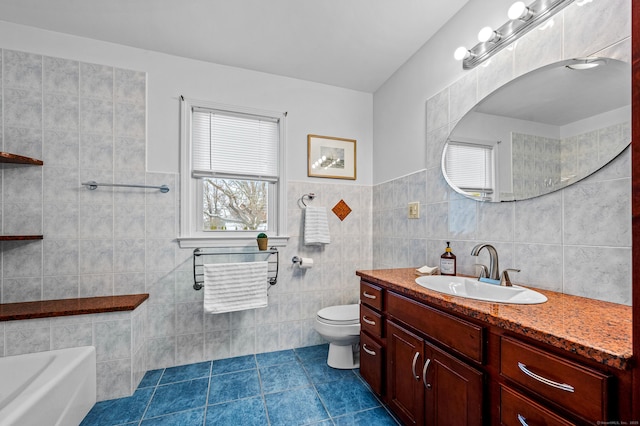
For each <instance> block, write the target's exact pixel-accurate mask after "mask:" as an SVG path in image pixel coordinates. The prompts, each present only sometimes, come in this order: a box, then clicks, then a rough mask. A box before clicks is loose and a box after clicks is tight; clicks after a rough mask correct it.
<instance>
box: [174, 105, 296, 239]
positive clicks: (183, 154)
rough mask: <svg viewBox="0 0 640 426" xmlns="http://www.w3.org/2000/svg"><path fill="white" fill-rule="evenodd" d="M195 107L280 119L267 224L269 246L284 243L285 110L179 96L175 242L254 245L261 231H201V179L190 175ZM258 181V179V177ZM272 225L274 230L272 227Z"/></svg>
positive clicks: (191, 170)
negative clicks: (276, 166) (178, 172)
mask: <svg viewBox="0 0 640 426" xmlns="http://www.w3.org/2000/svg"><path fill="white" fill-rule="evenodd" d="M194 108H203V109H211V110H220V111H224V112H229V113H232V114H234V113H235V114H241V115H254V116H263V117H268V118H273V119H276V120H278V121H279V141H278V144H279V145H278V179H277V181H276V182H275V183H268V184H269V185H270V186H269V201H268V203H269V206H268V212H267V214H268V218H269V219H268V222H267V223H268V227H269V229H268V230H267V231H266V233H267V235H269V245H270V246H284V245H286V243H287V240H288V238H289V237H288V236H287V235H286V223H287V221H286V220H287V216H286V213H287V209H286V205H287V200H286V195H287V190H286V167H285V159H286V152H285V146H286V143H285V135H286V113H281V112H274V111H267V110H259V109H255V108H248V107H239V106H233V105H226V104H220V103H216V102H210V101H202V100H196V99H187V98H185V97H183V96H181V97H180V226H179V234H178V242H179V243H180V247H183V248H195V247H244V246H250V245H253V244H255V238H256V235H257V233H258V232H260V231H253V232H252V231H204V230H202V229H200V228H198V226H202V223H203V219H202V208H203V200H202V190H203V189H202V186H203V184H202V179H201V176H194V175H193V171H194V169H193V157H192V154H193V151H192V142H191V134H192V112H193V109H194ZM216 177H217V178H226V179H239V180H244V179H247V178H249V177H257V176H249V175H237V176H235V175H230V174H227V175H225V176H223V175H220V176H216ZM258 180H260V179H258ZM271 227H273V229H271Z"/></svg>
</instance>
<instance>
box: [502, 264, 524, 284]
mask: <svg viewBox="0 0 640 426" xmlns="http://www.w3.org/2000/svg"><path fill="white" fill-rule="evenodd" d="M509 271H512V272H520V269H515V268H507V269H505V270H504V271H502V275H500V285H501V286H506V287H511V286H512V285H513V284H511V278H510V277H509Z"/></svg>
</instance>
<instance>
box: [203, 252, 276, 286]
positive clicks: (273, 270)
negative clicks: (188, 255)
mask: <svg viewBox="0 0 640 426" xmlns="http://www.w3.org/2000/svg"><path fill="white" fill-rule="evenodd" d="M274 254H275V261H272V260H271V259H272V258H273V256H272V255H274ZM220 255H226V256H250V257H252V260H253V259H254V258H255V256H259V255H267V260H268V261H269V271H268V273H269V274H271V275H273V276H270V277H268V281H269V285H270V286H271V285H276V284H277V283H278V266H279V264H280V253H279V252H278V249H277V248H275V247H271V248H270V249H269V250H250V251H247V250H242V251H241V250H237V251H217V250H215V249H201V248H197V249H195V250H193V288H194V289H195V290H201V289H202V287H204V266H203V265H204V259H203V256H220Z"/></svg>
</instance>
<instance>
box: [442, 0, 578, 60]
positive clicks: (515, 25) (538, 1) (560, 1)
mask: <svg viewBox="0 0 640 426" xmlns="http://www.w3.org/2000/svg"><path fill="white" fill-rule="evenodd" d="M573 1H574V0H535V1H534V2H533V3H531V4H530V5H529V6H527V5H525V4H524V2H522V1H518V2H515V3H514V4H512V5H511V7H510V8H509V11H508V13H507V16H508V17H509V21H508V22H506V23H505V24H503V25H502V26H501V27H500V28H498V29H497V30H493V29H492V28H491V27H484V28H482V29H481V30H480V32H479V33H478V40H480V43H478V44H477V45H475V46H474V47H473V48H471V49H467V48H465V47H464V46H461V47H458V48H457V49H456V51H455V53H454V58H456V59H457V60H459V61H460V60H461V61H462V68H463V69H465V70H468V69H472V68H474V67H475V66H477V65H479V64H481V63H482V62H484V61H486V60H487V59H489V58H490V57H491V56H493V55H494V54H495V53H497V52H499V51H500V50H502V49H503V48H505V47H506V46H508V45H509V44H511V43H512V42H514V41H516V40H517V39H519V38H520V37H522V36H523V35H524V34H526V33H527V32H529V31H530V30H532V29H533V28H535V26H536V25H538V24H540V23H542V22H544V21H546V20H547V19H549V18H550V17H552V16H553V15H554V14H556V13H557V12H559V11H560V10H562V9H563V8H565V7H566V6H568V5H569V4H571V3H573Z"/></svg>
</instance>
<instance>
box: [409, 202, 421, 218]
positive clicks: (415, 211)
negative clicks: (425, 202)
mask: <svg viewBox="0 0 640 426" xmlns="http://www.w3.org/2000/svg"><path fill="white" fill-rule="evenodd" d="M419 218H420V203H419V202H417V201H416V202H413V203H409V219H419Z"/></svg>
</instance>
